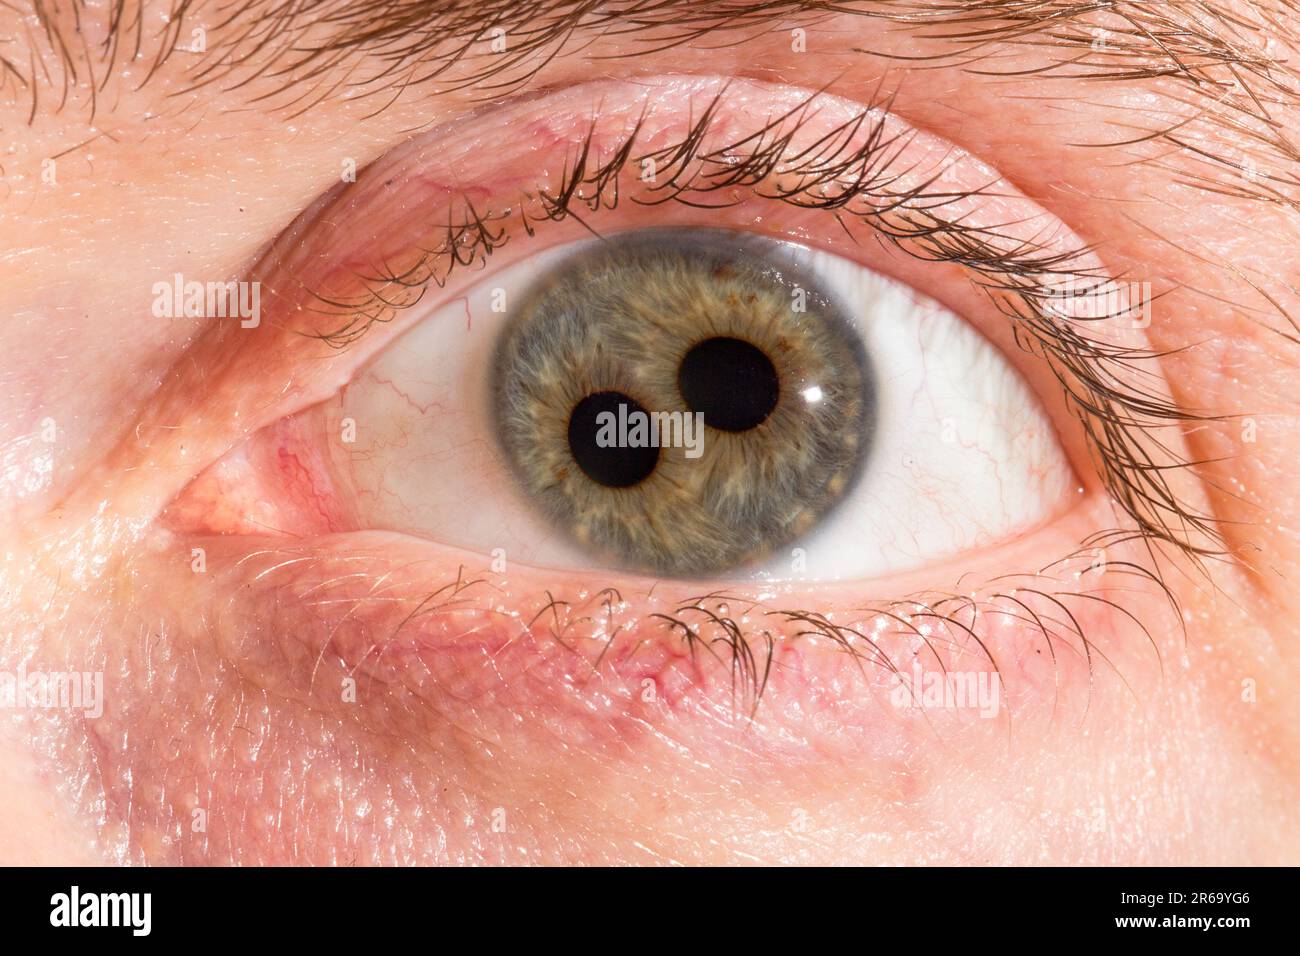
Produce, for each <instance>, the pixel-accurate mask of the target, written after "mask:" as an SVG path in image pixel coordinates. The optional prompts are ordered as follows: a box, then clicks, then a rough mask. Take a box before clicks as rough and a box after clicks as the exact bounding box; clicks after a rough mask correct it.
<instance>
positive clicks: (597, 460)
mask: <svg viewBox="0 0 1300 956" xmlns="http://www.w3.org/2000/svg"><path fill="white" fill-rule="evenodd" d="M620 405H622V406H624V408H625V409H626V411H624V412H623V416H624V420H625V421H626V420H629V419H631V416H632V415H633V413H636V412H639V413H640V415H637V416H636V417H637V418H640V417H642V416H644V415H645V414H646V411H645V409H644V408H642V407H641V405H640V403H638V402H637V401H636V400H635V399H633V398H630V397H628V396H627V395H624V394H623V393H622V392H595V393H594V394H591V395H588V396H587V397H586V398H584V399H583V400H582V401H580V402H578V404H577V405H574V406H573V411H572V412H570V413H569V452H570V454H572V455H573V460H574V461H576V462H577V463H578V467H579V468H581V469H582V470H583V472H584V473H585V474H586V475H587V477H588V478H590V479H591V480H592V481H594V482H596V483H598V484H601V485H605V486H606V487H609V488H629V487H631V486H632V485H635V484H636V483H637V482H639V481H642V480H644V479H645V478H646V477H647V476H648V475H649V474H650V472H652V471H654V470H655V465H657V464H658V463H659V449H658V448H655V447H654V446H649V445H648V446H646V447H644V448H620V447H618V444H617V443H618V442H619V441H621V440H622V439H621V429H620V428H619V406H620ZM602 412H609V413H610V414H611V415H613V416H614V417H613V427H612V428H610V427H608V425H607V426H606V427H605V428H604V429H603V430H604V433H605V437H606V438H613V440H614V444H612V445H610V446H609V447H601V445H600V443H599V442H598V441H597V438H599V437H600V434H601V431H602V429H601V424H602V422H601V421H600V420H599V418H598V416H600V414H601V413H602ZM606 421H608V419H607V420H606Z"/></svg>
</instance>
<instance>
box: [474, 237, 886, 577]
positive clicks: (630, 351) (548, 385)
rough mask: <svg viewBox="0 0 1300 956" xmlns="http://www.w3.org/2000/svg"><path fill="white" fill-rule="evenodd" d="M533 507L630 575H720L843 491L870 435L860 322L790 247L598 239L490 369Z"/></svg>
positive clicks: (544, 285)
mask: <svg viewBox="0 0 1300 956" xmlns="http://www.w3.org/2000/svg"><path fill="white" fill-rule="evenodd" d="M492 395H493V404H494V410H495V414H496V425H497V429H496V430H497V435H498V439H499V441H500V443H501V446H502V450H503V452H504V454H505V457H506V459H507V460H508V461H509V463H510V465H511V467H512V468H513V470H514V472H515V475H516V477H517V479H518V481H519V482H520V484H521V486H522V489H523V491H524V492H525V494H526V495H527V496H528V497H529V499H530V500H531V501H532V502H533V503H534V504H535V505H536V506H537V507H538V508H539V509H541V511H542V512H544V513H545V514H546V515H547V516H548V517H549V518H550V519H551V520H552V521H553V522H555V523H556V524H557V525H558V526H559V527H561V528H563V529H564V530H566V531H567V532H568V533H569V534H571V535H572V536H573V537H575V538H576V539H577V540H578V541H580V542H583V543H585V544H586V545H587V546H589V547H590V548H592V549H593V550H595V551H598V552H600V553H601V554H602V555H605V556H608V557H609V558H611V559H612V560H613V561H614V562H615V563H617V564H618V565H620V566H623V567H626V568H630V569H636V570H642V571H647V572H652V573H657V574H664V575H672V576H679V577H712V576H716V575H718V574H720V573H725V572H727V571H731V570H734V569H737V568H741V567H743V566H745V565H749V564H752V563H755V562H757V561H761V560H763V559H765V558H768V557H769V556H770V555H771V554H772V553H773V552H774V551H775V550H776V549H778V548H780V547H782V546H785V545H787V544H789V543H790V542H792V541H793V540H794V539H796V538H797V537H799V536H800V535H802V534H804V533H805V532H807V531H808V530H809V529H810V528H812V527H813V526H814V525H815V524H816V523H817V521H818V520H819V519H820V518H821V517H822V516H824V515H825V514H826V513H827V512H828V511H829V510H830V509H831V508H832V507H833V506H834V505H835V504H836V503H837V502H838V501H839V500H840V499H841V498H842V497H843V496H844V494H845V493H846V491H847V490H848V489H849V487H850V486H851V484H852V482H853V480H854V479H855V478H856V475H857V473H858V471H859V469H860V466H861V462H862V459H863V457H864V455H865V453H866V450H867V448H868V446H869V439H870V434H871V428H872V413H873V411H874V409H873V395H874V392H873V387H872V378H871V374H870V368H869V364H868V362H867V360H866V357H865V355H864V354H863V351H862V346H861V341H860V339H859V337H858V335H857V333H856V332H855V331H854V329H853V325H852V321H851V319H850V318H849V316H848V315H847V314H846V312H845V309H844V307H843V306H842V304H841V303H839V302H837V301H836V300H835V298H834V296H833V295H832V294H831V293H830V292H829V290H826V289H823V288H822V287H821V285H820V283H819V282H818V280H817V278H816V277H815V276H813V275H810V274H807V273H806V272H805V270H803V269H801V268H800V267H799V266H798V264H797V263H796V262H795V261H794V260H793V258H792V256H791V254H790V252H789V250H788V247H786V246H785V245H784V244H782V243H779V242H775V241H772V240H768V239H763V238H761V237H757V236H753V235H751V234H747V233H735V232H728V231H723V230H715V229H676V228H672V229H647V230H640V231H636V232H627V233H622V234H619V235H616V236H614V237H612V238H609V239H606V240H602V241H600V242H593V243H585V244H583V245H582V246H581V247H580V248H579V250H578V251H576V252H574V253H572V254H571V255H570V256H569V257H568V258H566V259H565V260H564V261H562V262H561V263H560V265H559V266H558V267H557V268H555V269H554V270H552V271H551V272H550V273H549V274H548V275H547V276H546V277H545V278H544V279H543V280H542V281H539V282H537V283H535V284H534V286H533V287H532V288H531V289H529V290H527V292H526V293H525V295H524V296H523V297H522V299H521V302H520V304H519V305H518V307H517V308H516V310H515V311H514V314H513V315H512V317H511V320H510V324H509V325H508V327H507V329H506V331H505V333H504V334H503V335H502V337H501V339H500V341H499V343H498V345H497V352H496V357H495V362H494V366H493V381H492Z"/></svg>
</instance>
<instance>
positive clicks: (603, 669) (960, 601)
mask: <svg viewBox="0 0 1300 956" xmlns="http://www.w3.org/2000/svg"><path fill="white" fill-rule="evenodd" d="M245 540H247V539H245ZM318 545H319V542H318V543H308V544H305V545H302V546H283V545H280V546H277V547H273V548H266V549H262V550H254V551H252V552H250V553H246V554H244V555H243V556H242V557H240V558H238V559H237V560H234V561H227V560H225V559H224V558H223V557H220V555H221V554H222V553H223V552H227V549H229V548H231V547H240V545H239V544H238V542H237V540H234V541H232V539H225V540H224V541H223V542H220V543H217V542H213V544H212V552H213V559H212V563H211V564H210V565H209V570H210V571H213V572H215V573H214V574H213V577H212V582H213V585H214V586H215V587H217V589H218V593H221V594H226V595H227V600H229V601H230V602H231V610H232V612H233V613H235V614H237V615H238V616H239V617H240V618H243V619H244V620H243V622H242V625H241V628H242V630H241V633H242V632H243V631H247V632H248V633H249V634H250V635H251V634H257V633H258V632H260V631H262V630H265V629H267V628H271V629H272V632H273V636H274V639H275V640H276V641H280V642H285V644H286V646H285V647H279V648H276V647H270V648H265V649H263V650H261V651H259V652H258V654H259V655H262V654H267V653H269V654H272V655H273V656H279V657H280V658H283V659H284V660H286V661H294V660H297V661H298V662H299V663H298V664H297V665H296V667H297V668H309V669H310V685H311V686H312V687H313V693H315V692H316V691H315V688H316V685H317V683H318V677H319V678H321V679H322V681H323V684H324V685H329V681H328V680H325V679H324V678H323V675H324V674H325V673H326V671H323V670H322V667H323V666H324V665H327V664H332V665H334V666H335V667H337V668H339V669H341V672H342V673H344V674H346V675H350V676H351V677H352V678H353V679H354V680H356V679H360V678H361V677H363V676H364V677H365V678H366V679H368V680H377V681H379V682H381V683H383V684H386V685H391V686H393V688H394V690H395V691H396V690H398V689H402V690H406V691H410V692H412V693H415V694H417V696H420V697H422V698H425V697H427V698H428V699H429V700H430V702H431V703H432V704H433V705H434V706H435V709H436V710H438V712H439V713H440V715H442V716H443V717H447V719H450V717H448V715H447V714H446V713H445V710H446V708H448V707H450V706H452V702H455V703H457V704H463V705H465V706H466V707H468V708H469V709H470V712H471V713H472V712H473V709H474V708H475V707H476V706H478V704H479V703H480V702H481V700H482V699H484V698H492V699H497V698H498V697H499V696H500V695H501V694H506V695H510V694H516V693H519V690H518V687H519V685H523V684H528V683H530V682H534V683H535V682H538V681H540V683H541V684H542V685H543V686H544V687H550V688H552V690H554V689H555V688H557V687H559V686H565V687H573V686H578V685H581V684H582V683H584V682H585V681H588V680H598V679H612V680H614V681H615V682H618V681H622V682H624V683H625V684H630V685H631V686H632V687H633V689H634V690H636V689H637V688H639V687H641V686H642V685H643V684H644V682H645V681H647V680H648V681H650V682H651V683H650V684H649V685H645V686H649V687H652V688H653V693H654V694H655V695H656V696H657V697H659V698H662V700H661V703H662V704H663V705H664V706H666V707H667V708H668V709H669V710H674V709H676V708H677V707H681V706H691V702H692V701H694V702H699V701H701V700H704V701H708V702H709V705H710V706H711V707H717V706H723V707H724V708H726V710H727V711H728V712H729V713H730V716H731V718H732V719H736V720H741V719H743V720H751V719H754V718H755V717H757V716H758V715H759V713H760V710H759V704H760V700H762V699H763V698H764V697H765V695H766V694H768V693H769V692H770V691H771V689H772V687H773V685H778V684H779V685H782V687H783V688H788V687H789V686H790V685H791V683H792V682H793V685H794V687H795V688H796V690H797V694H794V695H793V696H794V699H795V700H796V701H798V702H800V706H802V705H804V704H807V703H808V701H809V698H810V697H813V698H816V699H817V702H818V703H819V704H820V703H826V704H827V706H831V705H837V704H836V702H845V703H846V704H847V702H850V701H859V700H861V699H862V698H863V696H864V695H863V693H862V691H863V688H864V687H865V689H866V690H867V691H868V694H867V695H866V696H868V697H869V696H870V693H869V692H870V691H872V690H875V691H876V692H883V693H889V692H897V685H898V684H899V683H900V682H906V678H907V676H908V675H909V674H910V673H911V672H912V671H913V670H915V669H918V668H921V669H924V670H925V671H927V672H935V671H937V672H941V673H944V674H948V673H950V672H956V673H965V674H970V673H976V672H978V673H984V674H986V675H988V677H987V679H990V680H991V679H996V680H997V681H998V682H999V684H1000V685H1002V686H1004V687H1005V688H1006V694H1007V697H1008V700H1009V701H1010V700H1012V699H1014V700H1015V701H1017V702H1018V703H1017V705H1016V707H1013V706H1011V705H1010V704H1008V713H1009V714H1010V715H1013V716H1014V713H1015V711H1016V710H1017V707H1019V708H1023V709H1024V710H1025V711H1032V710H1034V709H1035V708H1042V709H1045V710H1046V711H1047V712H1049V713H1051V714H1056V713H1057V712H1058V710H1062V709H1064V707H1065V705H1067V704H1077V706H1075V708H1074V709H1075V710H1076V711H1081V712H1086V710H1087V707H1088V706H1089V703H1090V701H1091V694H1092V688H1093V686H1094V684H1096V683H1099V681H1100V678H1101V677H1102V676H1103V672H1110V673H1112V674H1113V675H1114V676H1115V677H1117V678H1118V680H1119V682H1120V684H1121V685H1123V686H1125V687H1130V682H1129V680H1128V671H1129V670H1130V669H1133V670H1138V669H1140V668H1141V667H1142V666H1143V665H1142V661H1143V660H1144V659H1145V660H1147V661H1148V662H1154V663H1155V664H1156V665H1158V667H1159V668H1160V670H1161V672H1163V654H1162V644H1161V643H1159V642H1158V641H1157V640H1156V638H1155V636H1154V635H1153V634H1152V632H1151V631H1150V630H1149V629H1148V624H1147V623H1144V619H1145V620H1146V621H1148V622H1150V621H1152V620H1154V619H1155V618H1156V617H1157V614H1156V611H1157V610H1159V609H1158V608H1157V607H1156V606H1155V605H1154V604H1153V603H1152V601H1153V600H1155V599H1158V600H1159V602H1160V604H1161V605H1163V607H1164V611H1163V612H1162V613H1161V614H1160V615H1158V616H1159V617H1160V619H1162V620H1163V619H1164V618H1165V617H1166V616H1169V618H1170V620H1177V621H1178V622H1179V624H1178V625H1175V626H1173V628H1172V629H1171V630H1170V631H1169V633H1168V634H1163V636H1164V637H1165V638H1166V639H1171V638H1172V637H1173V635H1174V633H1176V630H1177V627H1178V626H1181V613H1180V609H1179V607H1178V604H1177V601H1176V599H1175V597H1174V595H1173V594H1172V592H1171V591H1170V590H1169V589H1168V588H1167V587H1166V586H1165V584H1164V583H1163V581H1162V580H1161V578H1160V576H1159V575H1158V574H1157V573H1155V572H1154V571H1153V570H1151V569H1149V568H1148V567H1146V566H1145V565H1144V564H1143V563H1141V562H1139V561H1137V560H1134V559H1132V558H1131V556H1127V557H1126V556H1124V552H1123V547H1122V546H1117V545H1115V544H1114V543H1111V544H1110V545H1109V546H1108V547H1110V548H1111V549H1113V550H1112V551H1110V552H1106V551H1101V552H1099V551H1098V549H1096V548H1089V549H1085V550H1080V551H1077V552H1075V553H1073V554H1071V555H1069V556H1068V557H1066V558H1063V559H1061V560H1059V561H1056V562H1053V564H1051V565H1049V566H1047V567H1044V568H1042V569H1041V570H1040V571H1038V572H1036V573H1028V574H1017V575H1006V576H1002V577H999V578H996V579H993V580H991V581H987V582H982V583H981V585H980V586H979V587H978V588H975V589H973V590H972V591H970V592H968V593H958V592H949V593H941V592H927V593H925V594H918V595H914V596H911V597H904V598H899V599H895V600H890V601H883V602H877V603H866V604H854V605H853V606H848V607H841V608H839V609H836V610H823V611H815V610H809V609H807V608H806V607H803V606H788V605H787V603H786V601H784V600H783V599H781V598H780V597H778V596H775V595H765V594H763V593H757V594H742V593H737V592H735V591H731V590H727V591H714V592H709V593H704V594H699V595H690V596H685V597H681V598H679V599H669V598H668V597H666V596H665V597H657V596H656V594H655V592H656V590H657V589H658V588H659V585H651V586H650V587H649V590H648V591H646V592H644V593H638V594H636V595H631V592H628V594H626V595H625V594H624V593H622V592H620V591H619V590H618V589H617V588H615V587H612V586H607V587H605V588H602V589H599V590H595V589H591V590H588V589H583V590H580V591H574V592H571V593H564V592H560V593H556V592H553V591H544V592H542V593H540V594H538V593H536V592H533V591H525V592H524V593H525V594H529V595H532V596H531V597H528V598H525V599H522V600H521V599H520V598H518V597H512V596H508V595H506V594H505V592H504V591H502V589H501V585H503V584H504V583H505V578H504V577H502V576H497V575H495V574H492V573H488V572H486V571H485V572H483V573H482V574H479V573H474V572H468V571H467V570H466V568H465V567H464V566H461V567H460V568H459V569H458V570H457V572H456V574H455V577H454V578H452V577H448V578H447V579H446V580H445V581H444V583H442V584H441V585H440V586H437V587H431V586H428V585H420V584H419V581H420V579H421V578H422V577H423V573H421V574H419V575H417V576H416V577H415V580H414V581H413V582H412V583H411V584H410V586H409V587H408V586H406V585H404V584H402V583H401V582H400V581H399V578H400V577H401V574H400V573H399V572H403V571H406V570H408V569H407V568H405V567H403V566H402V565H400V564H398V563H396V562H393V561H392V560H391V555H388V554H387V553H380V552H374V553H371V552H368V551H364V550H357V549H356V548H354V547H351V546H350V547H349V549H348V550H347V551H344V552H331V551H329V550H326V549H324V548H319V547H318ZM227 553H228V552H227ZM376 566H377V567H378V568H379V569H387V570H381V571H380V573H377V574H376V573H375V570H376ZM222 567H225V568H227V569H228V570H227V571H224V572H223V571H222V570H221V568H222ZM227 575H230V580H229V581H226V580H225V578H226V576H227ZM238 581H245V582H252V583H251V584H245V585H242V586H238V587H237V586H235V584H236V583H237V582H238ZM235 605H238V607H239V610H235ZM827 651H829V652H831V654H832V658H827V657H826V656H825V654H824V653H822V652H827ZM235 656H236V658H239V657H240V656H242V655H239V654H236V655H235ZM827 660H838V661H840V662H842V663H843V664H847V665H848V666H841V664H835V663H833V662H832V663H830V664H827V663H826V661H827ZM255 666H256V667H258V668H259V670H258V673H261V669H260V668H261V665H255ZM413 674H414V675H415V676H414V678H413V677H412V675H413ZM855 675H856V677H855ZM265 676H266V675H264V674H263V675H262V679H265ZM285 676H287V677H289V679H290V681H291V684H292V685H293V686H302V680H303V677H302V675H299V676H298V677H297V678H294V677H293V676H292V675H285ZM850 678H854V679H857V680H859V681H860V682H861V684H862V686H859V687H856V688H855V687H854V686H851V685H850V684H849V683H847V681H848V680H849V679H850ZM412 680H415V681H416V683H417V684H420V686H419V688H418V689H416V690H413V689H412V686H411V681H412ZM557 682H558V683H557ZM810 687H813V688H817V690H816V692H815V693H813V692H810V690H809V688H810ZM1079 687H1086V689H1087V692H1088V697H1087V698H1086V699H1084V700H1083V701H1082V702H1081V703H1079V702H1076V701H1075V700H1074V698H1073V697H1072V696H1069V695H1072V694H1073V693H1074V691H1076V690H1077V689H1078V688H1079ZM323 692H327V691H323ZM549 692H550V691H548V692H547V693H549ZM1063 694H1065V695H1066V696H1065V697H1063ZM395 706H396V705H395ZM402 706H405V705H402ZM837 706H838V705H837Z"/></svg>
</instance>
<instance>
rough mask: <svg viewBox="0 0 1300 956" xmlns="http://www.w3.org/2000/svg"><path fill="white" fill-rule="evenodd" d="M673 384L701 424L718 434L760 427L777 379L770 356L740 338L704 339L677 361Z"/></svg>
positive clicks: (776, 393)
mask: <svg viewBox="0 0 1300 956" xmlns="http://www.w3.org/2000/svg"><path fill="white" fill-rule="evenodd" d="M677 387H678V388H679V389H681V393H682V398H683V399H685V400H686V404H687V406H689V407H690V409H691V411H693V412H703V413H704V424H706V425H708V426H709V427H710V428H717V429H721V430H722V431H724V432H743V431H747V430H749V429H751V428H755V427H757V426H758V425H761V424H762V423H763V422H764V421H765V420H766V419H767V416H768V415H770V414H772V409H774V408H776V400H777V398H779V397H780V395H781V380H780V379H779V378H778V377H777V374H776V368H775V367H774V366H773V365H772V360H771V359H769V358H768V357H767V356H766V355H764V354H763V352H762V350H761V349H759V348H757V347H756V346H754V345H751V344H750V343H749V342H746V341H743V340H742V339H733V338H723V337H719V338H713V339H705V340H704V341H703V342H701V343H700V344H699V345H697V346H695V347H694V348H692V349H691V350H690V351H689V352H687V353H686V357H685V358H683V359H682V364H681V367H680V368H679V369H678V370H677Z"/></svg>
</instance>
